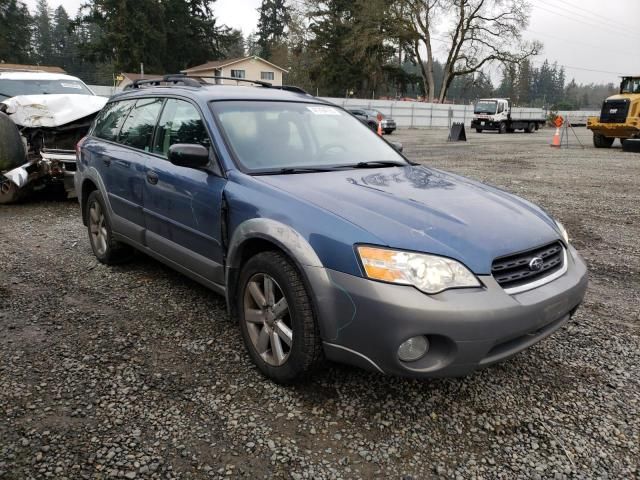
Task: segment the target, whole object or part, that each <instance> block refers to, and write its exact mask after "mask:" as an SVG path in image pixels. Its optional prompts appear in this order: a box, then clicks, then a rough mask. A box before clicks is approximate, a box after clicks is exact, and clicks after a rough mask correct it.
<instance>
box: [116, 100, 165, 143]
mask: <svg viewBox="0 0 640 480" xmlns="http://www.w3.org/2000/svg"><path fill="white" fill-rule="evenodd" d="M163 100H164V99H162V98H141V99H140V100H138V101H137V102H136V104H135V106H134V107H133V108H132V109H131V110H130V112H129V116H128V117H127V119H126V120H125V121H124V123H123V124H122V128H121V129H120V134H119V135H118V143H121V144H123V145H127V146H129V147H133V148H139V149H140V150H145V151H149V148H150V147H151V137H152V136H153V129H154V128H155V126H156V122H157V120H158V115H160V110H161V109H162V102H163Z"/></svg>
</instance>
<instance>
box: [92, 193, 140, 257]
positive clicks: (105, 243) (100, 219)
mask: <svg viewBox="0 0 640 480" xmlns="http://www.w3.org/2000/svg"><path fill="white" fill-rule="evenodd" d="M85 215H86V219H87V233H88V234H89V243H90V244H91V250H93V254H94V255H95V256H96V258H97V259H98V261H99V262H100V263H104V264H106V265H115V264H119V263H123V262H126V261H127V260H129V259H130V258H131V256H132V255H133V248H132V247H130V246H129V245H126V244H124V243H121V242H118V241H116V240H114V239H113V231H112V229H111V218H110V217H109V211H108V210H107V209H106V207H105V202H104V200H103V198H102V195H101V194H100V192H99V191H98V190H94V191H93V192H91V193H90V194H89V198H87V203H86V205H85Z"/></svg>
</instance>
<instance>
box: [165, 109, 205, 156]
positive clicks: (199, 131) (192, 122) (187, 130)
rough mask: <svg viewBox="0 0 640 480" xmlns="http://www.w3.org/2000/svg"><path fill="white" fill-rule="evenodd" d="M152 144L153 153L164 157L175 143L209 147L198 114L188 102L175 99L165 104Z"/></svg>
mask: <svg viewBox="0 0 640 480" xmlns="http://www.w3.org/2000/svg"><path fill="white" fill-rule="evenodd" d="M153 143H154V144H153V152H154V153H158V154H160V155H164V156H165V157H166V156H167V154H168V153H169V147H170V146H171V145H173V144H175V143H199V144H200V145H204V146H205V147H207V148H208V147H209V146H211V141H210V140H209V135H208V134H207V129H206V128H205V126H204V123H203V122H202V117H201V116H200V112H198V110H197V109H196V107H194V106H193V105H192V104H190V103H189V102H185V101H184V100H175V99H168V100H167V102H166V103H165V106H164V110H163V111H162V115H161V117H160V121H159V122H158V128H157V130H156V136H155V141H154V142H153Z"/></svg>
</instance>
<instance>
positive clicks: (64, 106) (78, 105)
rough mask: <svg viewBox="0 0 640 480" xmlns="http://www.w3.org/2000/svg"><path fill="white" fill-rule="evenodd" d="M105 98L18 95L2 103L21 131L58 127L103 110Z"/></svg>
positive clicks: (64, 95)
mask: <svg viewBox="0 0 640 480" xmlns="http://www.w3.org/2000/svg"><path fill="white" fill-rule="evenodd" d="M107 100H108V98H106V97H98V96H95V95H68V94H59V95H20V96H17V97H11V98H8V99H6V100H4V101H3V102H2V103H4V104H6V105H7V110H6V113H7V114H8V115H9V116H10V117H11V120H13V122H14V123H16V124H17V125H20V126H22V127H31V128H33V127H58V126H60V125H66V124H68V123H71V122H74V121H76V120H79V119H81V118H85V117H88V116H89V115H92V114H94V113H96V112H99V111H100V110H102V107H104V106H105V104H106V103H107Z"/></svg>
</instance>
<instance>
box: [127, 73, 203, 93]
mask: <svg viewBox="0 0 640 480" xmlns="http://www.w3.org/2000/svg"><path fill="white" fill-rule="evenodd" d="M161 83H173V84H178V83H182V84H184V85H186V86H189V87H201V86H202V84H201V83H200V82H198V81H197V80H196V79H194V78H189V77H187V76H186V75H182V74H177V75H164V76H163V77H161V78H141V79H140V80H135V81H133V82H132V83H130V84H129V85H127V86H126V87H124V89H125V90H128V89H134V88H140V87H141V86H143V85H149V86H159V85H160V84H161Z"/></svg>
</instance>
